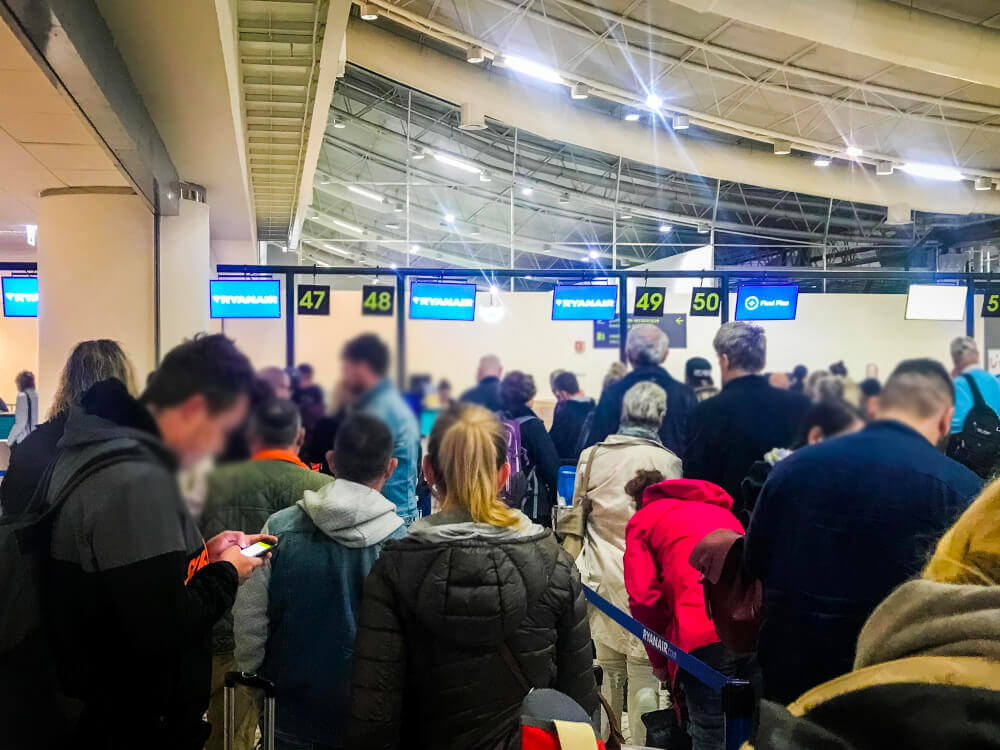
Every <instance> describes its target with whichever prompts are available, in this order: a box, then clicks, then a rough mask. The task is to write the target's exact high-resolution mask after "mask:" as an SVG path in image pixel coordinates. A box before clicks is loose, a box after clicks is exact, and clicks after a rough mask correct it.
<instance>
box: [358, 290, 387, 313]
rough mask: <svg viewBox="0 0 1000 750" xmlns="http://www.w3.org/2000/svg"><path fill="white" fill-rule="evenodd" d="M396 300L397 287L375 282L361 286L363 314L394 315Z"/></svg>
mask: <svg viewBox="0 0 1000 750" xmlns="http://www.w3.org/2000/svg"><path fill="white" fill-rule="evenodd" d="M395 301H396V288H395V287H392V286H376V285H374V284H372V285H368V286H363V287H361V314H362V315H392V314H393V308H394V306H395V305H394V303H395Z"/></svg>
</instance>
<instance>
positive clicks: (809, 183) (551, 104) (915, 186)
mask: <svg viewBox="0 0 1000 750" xmlns="http://www.w3.org/2000/svg"><path fill="white" fill-rule="evenodd" d="M348 57H349V59H350V61H351V62H353V63H355V64H357V65H359V66H361V67H363V68H367V69H369V70H371V71H373V72H375V73H377V74H379V75H383V76H385V77H387V78H389V79H392V80H394V81H398V82H399V83H402V84H404V85H407V86H410V87H413V88H415V89H418V90H420V91H424V92H426V93H428V94H430V95H432V96H436V97H438V98H440V99H443V100H445V101H450V102H478V103H479V106H480V107H481V109H482V111H483V112H484V113H485V115H486V116H488V117H491V118H493V119H496V120H498V121H500V122H502V123H504V124H506V125H509V126H513V127H519V128H523V129H524V130H526V131H529V132H532V133H535V134H537V135H540V136H542V137H544V138H549V139H552V140H555V141H560V142H563V143H569V144H571V145H576V146H582V147H584V148H590V149H594V150H596V151H603V152H604V153H608V154H613V155H619V156H622V157H624V158H626V159H633V160H636V161H639V162H643V163H646V164H651V165H654V166H658V167H662V168H664V169H669V170H673V171H681V172H686V173H689V174H698V175H703V176H706V177H712V178H716V179H722V180H729V181H734V182H743V183H746V184H750V185H759V186H761V187H767V188H772V189H775V190H789V191H793V192H798V193H806V194H811V195H818V196H823V197H829V198H834V199H837V200H846V201H854V202H858V203H870V204H875V205H882V206H887V205H889V204H890V203H897V202H900V201H905V202H906V203H908V204H909V205H910V206H911V207H912V208H913V209H915V210H919V211H931V212H939V213H953V214H967V213H994V214H996V213H1000V194H998V193H996V192H991V193H988V192H976V191H974V190H973V189H972V186H971V185H970V184H966V183H965V182H961V183H957V184H944V183H941V182H935V181H931V180H925V179H922V178H915V177H911V176H909V175H905V174H897V175H893V176H891V177H886V178H882V179H879V180H874V179H872V175H871V172H869V171H867V170H864V169H857V168H852V167H850V166H846V165H845V166H841V165H836V166H831V167H828V168H827V169H824V170H818V169H816V168H815V167H813V166H812V163H811V162H810V161H808V160H807V159H794V158H793V159H788V158H786V159H776V158H775V157H774V155H773V154H771V153H765V152H761V151H751V150H749V149H746V148H742V147H739V146H727V145H723V144H719V143H710V142H706V141H701V140H698V139H694V138H688V139H683V141H682V140H680V139H676V138H671V137H669V136H665V135H664V134H663V133H662V132H660V131H658V130H655V129H652V128H647V127H645V126H643V125H641V124H631V123H623V122H621V121H620V120H617V119H612V118H611V117H608V116H606V115H603V114H600V113H597V112H592V111H588V110H586V109H584V108H582V107H578V106H574V105H573V104H572V102H571V100H569V97H566V96H565V95H563V94H561V92H550V91H547V90H545V89H544V88H542V87H534V86H527V85H524V84H522V83H519V82H517V81H516V80H512V79H508V78H506V77H503V76H490V75H488V74H487V73H484V72H483V71H482V70H481V69H480V68H478V67H476V66H472V65H468V64H466V63H464V62H462V61H460V60H455V59H452V58H449V57H447V56H445V55H442V54H439V53H436V52H433V51H431V50H429V49H427V48H426V47H423V46H421V45H419V44H417V43H414V42H410V41H408V40H405V39H403V38H401V37H398V36H395V35H393V34H391V33H388V32H385V31H382V30H380V29H378V28H376V27H374V26H372V25H370V24H364V23H361V22H358V21H351V22H350V23H349V25H348Z"/></svg>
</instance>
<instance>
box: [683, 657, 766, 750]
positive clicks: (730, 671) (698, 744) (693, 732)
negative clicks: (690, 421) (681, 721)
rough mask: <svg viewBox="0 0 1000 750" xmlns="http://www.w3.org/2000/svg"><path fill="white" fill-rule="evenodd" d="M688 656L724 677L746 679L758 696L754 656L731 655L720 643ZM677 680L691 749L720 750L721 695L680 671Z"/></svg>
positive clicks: (723, 743)
mask: <svg viewBox="0 0 1000 750" xmlns="http://www.w3.org/2000/svg"><path fill="white" fill-rule="evenodd" d="M691 655H692V656H694V657H696V658H698V659H700V660H701V661H703V662H705V663H706V664H707V665H708V666H710V667H712V668H713V669H715V670H717V671H719V672H722V674H724V675H726V676H727V677H738V678H740V679H743V680H749V681H750V682H751V683H752V684H753V685H754V691H755V692H757V693H758V694H759V691H760V668H759V667H758V666H757V662H756V659H754V657H753V656H749V655H742V656H741V655H737V654H734V653H733V652H732V651H730V650H729V649H727V648H726V647H725V646H723V645H722V644H721V643H713V644H712V645H710V646H702V647H701V648H696V649H695V650H694V651H692V652H691ZM677 681H678V682H679V683H680V685H681V689H682V690H683V691H684V702H685V703H686V705H687V710H688V728H687V729H688V734H689V735H690V736H691V750H723V748H725V746H726V721H725V717H724V716H723V714H722V695H721V694H720V693H717V692H716V691H715V690H713V689H712V688H710V687H708V686H707V685H705V684H704V683H702V682H701V681H700V680H698V678H696V677H692V676H691V675H689V674H688V673H687V672H685V671H684V670H683V669H681V670H678V671H677Z"/></svg>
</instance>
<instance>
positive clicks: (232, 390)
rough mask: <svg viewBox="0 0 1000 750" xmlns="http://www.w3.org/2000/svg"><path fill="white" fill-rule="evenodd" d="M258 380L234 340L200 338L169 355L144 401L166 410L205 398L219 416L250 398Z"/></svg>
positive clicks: (219, 334)
mask: <svg viewBox="0 0 1000 750" xmlns="http://www.w3.org/2000/svg"><path fill="white" fill-rule="evenodd" d="M255 377H256V376H255V375H254V370H253V365H251V364H250V360H249V359H247V358H246V356H244V355H243V353H242V352H241V351H240V350H239V349H237V348H236V344H234V343H233V342H232V341H231V340H230V339H228V338H226V337H225V336H224V335H222V334H221V333H216V334H212V335H207V334H199V335H197V336H195V337H194V338H193V339H191V340H189V341H185V342H184V343H183V344H179V345H178V346H175V347H174V348H173V349H171V350H170V351H169V352H167V356H165V357H164V358H163V361H162V362H160V366H159V367H158V368H157V369H156V372H154V373H153V374H152V376H151V377H150V379H149V383H148V384H147V385H146V391H145V392H144V393H143V394H142V401H143V403H146V404H150V405H152V406H156V407H160V408H165V407H170V406H177V405H178V404H180V403H182V402H183V401H186V400H187V399H188V398H190V397H191V396H194V395H195V394H201V395H202V396H204V397H205V401H206V402H207V403H208V408H209V410H211V411H213V412H219V411H222V410H223V409H226V408H228V407H229V406H231V405H232V404H233V402H234V401H236V399H237V398H239V397H240V396H243V395H246V394H248V393H249V392H250V389H251V387H252V386H253V383H254V379H255Z"/></svg>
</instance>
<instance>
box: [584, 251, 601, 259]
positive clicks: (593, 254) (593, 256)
mask: <svg viewBox="0 0 1000 750" xmlns="http://www.w3.org/2000/svg"><path fill="white" fill-rule="evenodd" d="M587 257H588V258H590V259H591V260H597V259H598V257H600V256H599V255H598V253H597V251H596V250H591V251H590V252H589V253H587Z"/></svg>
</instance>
